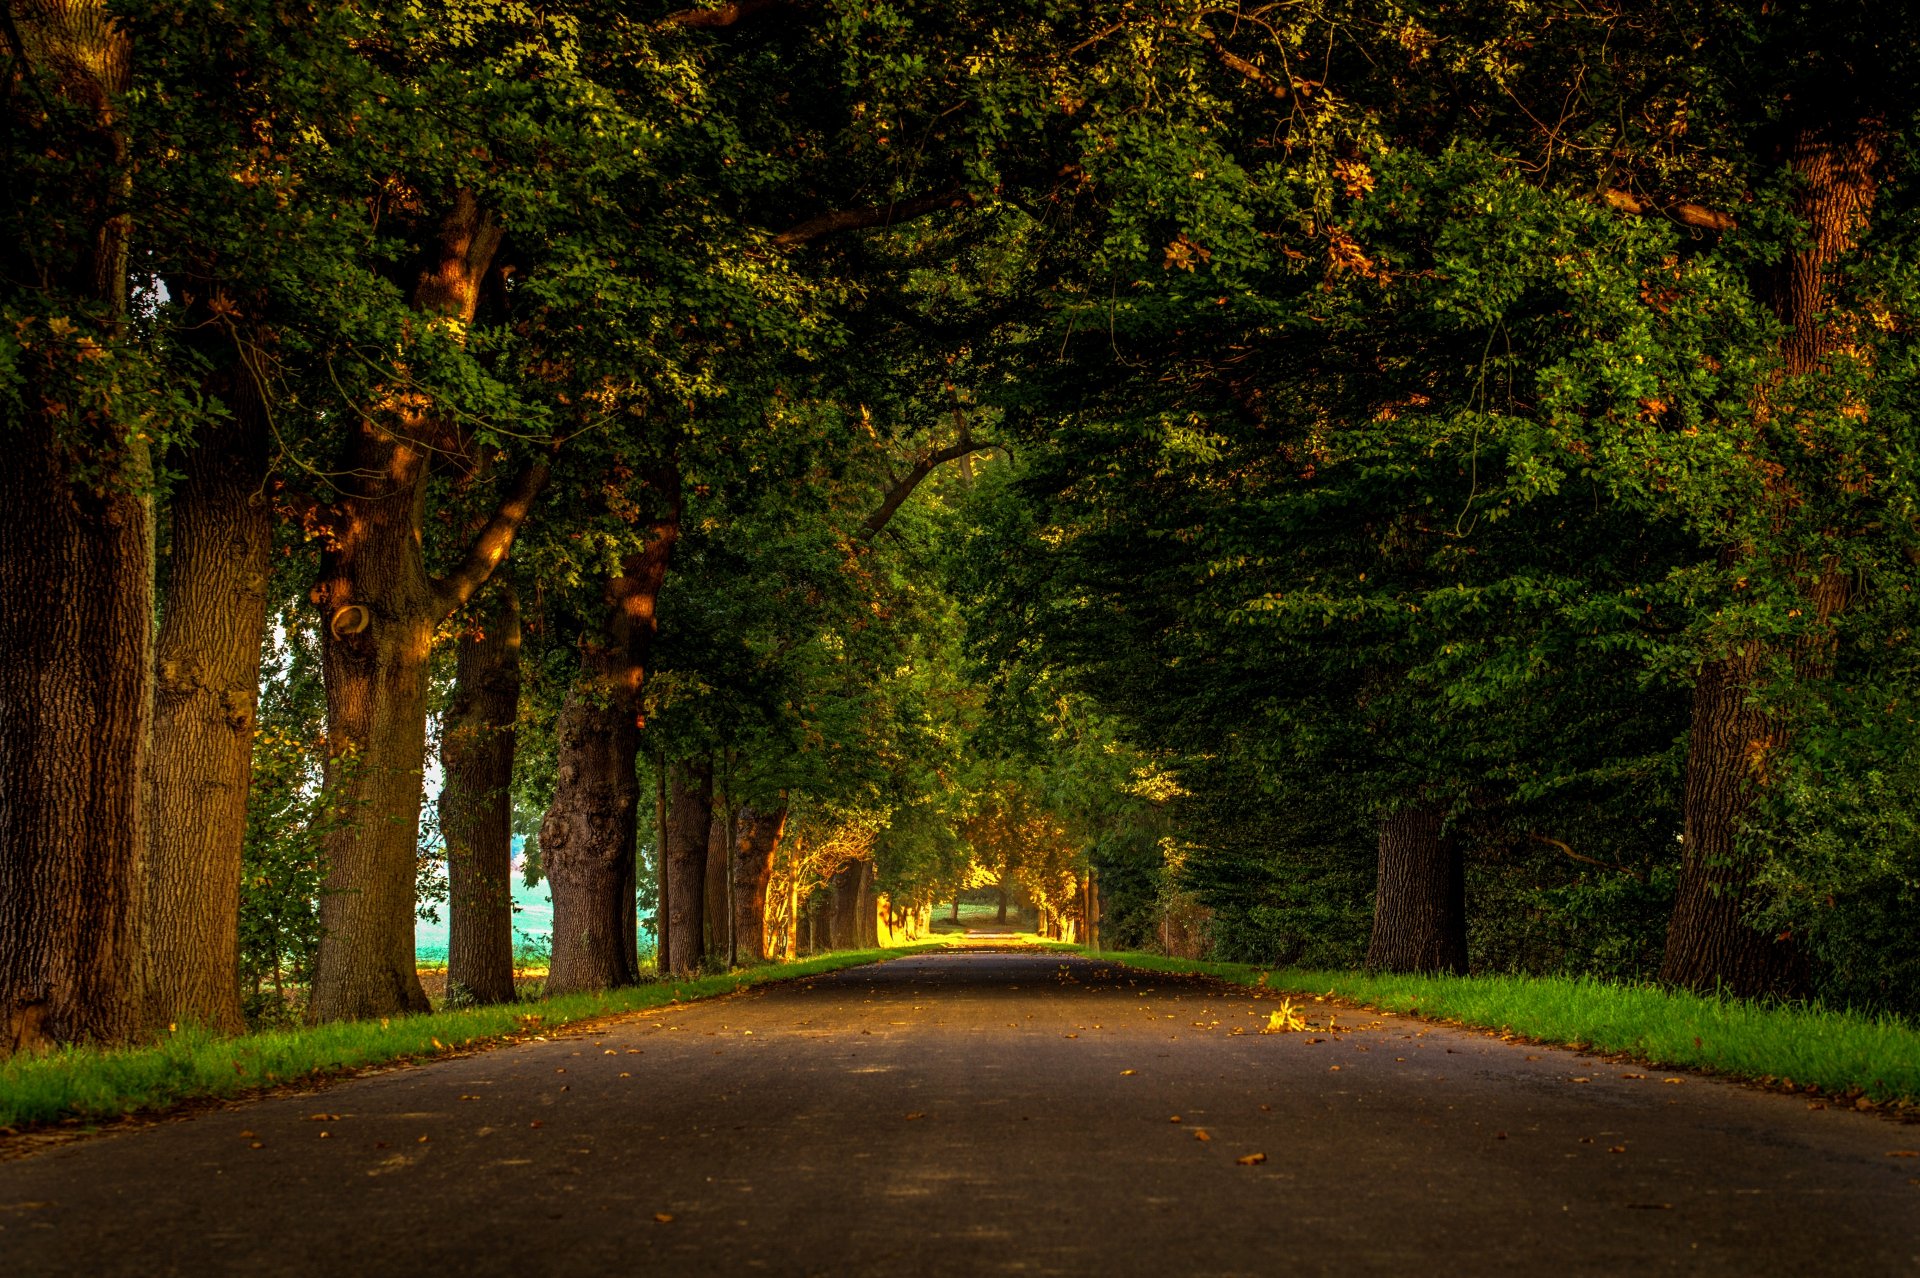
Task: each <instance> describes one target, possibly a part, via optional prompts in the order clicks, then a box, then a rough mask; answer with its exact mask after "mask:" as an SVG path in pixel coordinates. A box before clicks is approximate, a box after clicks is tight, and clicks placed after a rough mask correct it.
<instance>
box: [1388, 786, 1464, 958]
mask: <svg viewBox="0 0 1920 1278" xmlns="http://www.w3.org/2000/svg"><path fill="white" fill-rule="evenodd" d="M1445 815H1446V814H1445V812H1444V811H1443V810H1442V809H1441V808H1439V807H1438V806H1436V805H1432V804H1420V805H1416V806H1414V807H1410V808H1402V809H1400V810H1399V811H1398V812H1391V813H1388V814H1387V815H1385V816H1383V817H1381V818H1380V876H1379V883H1378V886H1377V887H1376V888H1375V890H1374V898H1373V939H1372V940H1371V942H1369V944H1368V946H1367V968H1368V970H1369V971H1376V972H1456V973H1457V972H1465V971H1466V970H1467V886H1466V867H1465V864H1464V862H1463V860H1462V858H1461V855H1460V849H1459V847H1458V846H1457V845H1456V844H1455V843H1454V841H1453V840H1452V839H1450V838H1448V837H1447V836H1446V834H1445V832H1444V828H1443V827H1444V821H1445Z"/></svg>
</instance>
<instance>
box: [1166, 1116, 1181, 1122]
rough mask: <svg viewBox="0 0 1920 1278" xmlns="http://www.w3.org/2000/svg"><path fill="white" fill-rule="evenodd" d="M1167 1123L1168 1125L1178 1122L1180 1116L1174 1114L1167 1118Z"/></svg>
mask: <svg viewBox="0 0 1920 1278" xmlns="http://www.w3.org/2000/svg"><path fill="white" fill-rule="evenodd" d="M1167 1121H1168V1122H1169V1123H1177V1122H1179V1121H1180V1115H1178V1114H1175V1115H1174V1116H1173V1117H1172V1118H1169V1119H1168V1120H1167Z"/></svg>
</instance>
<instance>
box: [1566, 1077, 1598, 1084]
mask: <svg viewBox="0 0 1920 1278" xmlns="http://www.w3.org/2000/svg"><path fill="white" fill-rule="evenodd" d="M1567 1081H1568V1082H1569V1083H1591V1082H1592V1081H1593V1080H1592V1079H1591V1078H1570V1079H1568V1080H1567Z"/></svg>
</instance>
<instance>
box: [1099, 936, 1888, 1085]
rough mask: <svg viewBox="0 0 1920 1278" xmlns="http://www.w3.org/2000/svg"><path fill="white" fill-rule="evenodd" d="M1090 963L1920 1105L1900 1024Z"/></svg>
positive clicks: (1702, 1003)
mask: <svg viewBox="0 0 1920 1278" xmlns="http://www.w3.org/2000/svg"><path fill="white" fill-rule="evenodd" d="M1092 957H1097V958H1100V959H1105V960H1110V961H1112V962H1116V963H1122V964H1125V965H1126V966H1128V967H1135V968H1142V969H1145V970H1147V971H1153V972H1180V973H1185V972H1190V973H1197V974H1201V975H1206V976H1214V977H1218V978H1220V979H1221V980H1225V981H1231V982H1233V983H1235V984H1238V985H1254V986H1262V987H1264V988H1267V989H1271V990H1275V991H1280V992H1288V993H1306V994H1317V995H1332V996H1334V997H1337V998H1343V999H1347V1000H1350V1001H1352V1002H1355V1003H1363V1004H1365V1005H1367V1006H1368V1007H1374V1008H1379V1009H1380V1010H1382V1011H1387V1012H1396V1013H1403V1014H1407V1015H1418V1016H1422V1017H1427V1018H1430V1019H1433V1020H1440V1021H1451V1022H1456V1023H1458V1024H1460V1025H1466V1026H1472V1027H1475V1028H1478V1029H1489V1030H1497V1031H1502V1032H1505V1033H1509V1034H1514V1035H1517V1036H1519V1037H1523V1038H1527V1039H1531V1040H1535V1041H1537V1042H1541V1043H1549V1044H1554V1045H1556V1046H1566V1047H1572V1048H1577V1049H1580V1050H1583V1051H1592V1052H1603V1053H1608V1054H1620V1055H1626V1056H1632V1057H1634V1058H1636V1059H1639V1060H1643V1061H1646V1062H1647V1063H1649V1064H1652V1065H1658V1066H1667V1067H1675V1068H1689V1069H1701V1070H1708V1071H1711V1072H1713V1073H1716V1074H1725V1075H1728V1076H1731V1077H1734V1078H1740V1079H1745V1080H1749V1081H1752V1082H1757V1083H1762V1084H1765V1085H1768V1086H1774V1087H1780V1088H1782V1089H1787V1090H1795V1091H1800V1092H1805V1093H1808V1094H1819V1095H1825V1096H1828V1097H1832V1098H1838V1099H1839V1100H1842V1101H1845V1102H1847V1103H1851V1104H1854V1105H1856V1106H1858V1107H1860V1108H1873V1107H1876V1106H1881V1105H1893V1106H1897V1107H1899V1108H1902V1109H1905V1108H1910V1107H1913V1106H1915V1105H1920V1027H1915V1026H1914V1025H1912V1024H1910V1023H1908V1022H1906V1021H1903V1020H1900V1019H1899V1018H1897V1017H1885V1016H1863V1015H1859V1014H1857V1013H1853V1012H1840V1011H1833V1010H1830V1009H1828V1008H1824V1007H1820V1006H1818V1005H1813V1004H1799V1003H1755V1002H1749V1001H1746V1000H1744V999H1735V998H1714V997H1708V996H1704V995H1699V994H1689V993H1684V992H1681V991H1676V990H1670V989H1664V988H1662V987H1659V986H1654V985H1622V984H1614V983H1610V982H1606V981H1597V980H1593V979H1590V978H1585V977H1539V976H1393V975H1386V974H1379V975H1370V974H1368V973H1365V972H1350V971H1314V970H1310V969H1300V968H1263V967H1258V966H1253V965H1249V964H1244V963H1207V962H1196V961H1192V960H1188V959H1170V958H1165V957H1163V956H1161V955H1157V954H1135V953H1103V954H1099V955H1093V956H1092Z"/></svg>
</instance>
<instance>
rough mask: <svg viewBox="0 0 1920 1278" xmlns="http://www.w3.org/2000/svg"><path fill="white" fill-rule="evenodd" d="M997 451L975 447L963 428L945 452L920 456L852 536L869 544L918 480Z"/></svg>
mask: <svg viewBox="0 0 1920 1278" xmlns="http://www.w3.org/2000/svg"><path fill="white" fill-rule="evenodd" d="M998 447H999V445H998V444H976V443H975V442H974V441H973V436H972V435H971V434H969V433H968V432H967V430H966V428H965V427H964V426H963V427H962V428H961V430H960V438H959V439H958V440H956V441H954V442H953V443H951V444H948V445H947V446H946V447H945V448H936V449H934V450H933V451H931V452H929V453H926V454H924V455H923V456H921V457H920V458H918V459H917V460H916V461H915V462H914V463H913V469H911V470H909V471H908V472H907V473H906V474H905V475H902V476H901V477H900V478H899V479H896V480H894V481H893V485H892V487H890V488H888V489H887V495H886V496H885V497H884V498H882V499H881V501H880V506H879V508H878V509H877V510H875V511H874V512H873V513H872V514H871V515H868V516H867V519H866V522H865V523H863V524H862V525H861V526H860V531H859V532H858V533H857V534H855V535H856V536H857V537H859V539H860V540H861V541H872V540H873V539H874V538H875V537H878V536H879V535H880V534H881V532H882V531H883V530H885V528H886V526H887V525H888V524H889V523H891V522H893V517H894V515H895V514H897V513H899V510H900V507H902V506H904V505H905V504H906V501H907V498H909V497H911V496H913V490H914V489H916V488H918V487H919V486H920V481H921V480H923V479H925V478H926V477H927V476H928V475H931V474H932V473H933V472H934V471H936V470H938V469H939V468H940V467H941V466H944V465H945V464H946V463H948V462H950V461H958V460H959V459H960V458H962V457H965V456H967V455H968V454H969V453H984V452H986V451H988V450H989V449H993V448H998Z"/></svg>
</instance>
